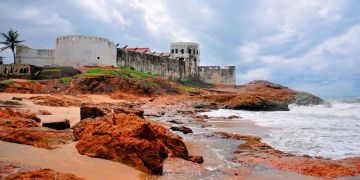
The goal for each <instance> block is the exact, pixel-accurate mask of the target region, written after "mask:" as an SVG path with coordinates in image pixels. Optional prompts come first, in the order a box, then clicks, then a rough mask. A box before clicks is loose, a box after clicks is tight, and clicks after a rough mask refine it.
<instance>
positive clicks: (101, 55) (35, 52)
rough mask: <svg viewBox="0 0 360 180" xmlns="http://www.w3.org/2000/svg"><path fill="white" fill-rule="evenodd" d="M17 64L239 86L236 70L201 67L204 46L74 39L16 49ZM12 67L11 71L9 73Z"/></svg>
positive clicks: (177, 43) (179, 43) (184, 43)
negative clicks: (130, 71)
mask: <svg viewBox="0 0 360 180" xmlns="http://www.w3.org/2000/svg"><path fill="white" fill-rule="evenodd" d="M15 64H31V65H35V66H39V67H43V66H61V67H64V66H71V67H75V68H76V67H80V66H124V67H134V68H136V69H137V70H140V71H145V72H151V73H152V74H156V75H159V76H163V77H168V78H171V79H181V80H191V79H201V80H203V81H205V82H208V83H211V84H223V85H235V74H236V73H235V66H225V67H224V69H221V68H220V67H219V66H199V64H200V46H199V44H198V43H193V42H173V43H171V44H170V52H151V50H150V48H148V47H144V48H138V47H134V48H127V47H126V48H116V46H115V45H114V43H112V42H111V41H109V40H107V39H105V38H101V37H95V36H85V35H70V36H62V37H58V38H57V39H56V44H55V49H32V48H29V47H26V46H19V47H17V48H16V58H15ZM8 68H9V67H7V69H8Z"/></svg>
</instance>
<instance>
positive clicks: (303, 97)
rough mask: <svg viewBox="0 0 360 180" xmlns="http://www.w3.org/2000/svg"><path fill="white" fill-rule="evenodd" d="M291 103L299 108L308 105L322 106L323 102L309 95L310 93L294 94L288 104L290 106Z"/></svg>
mask: <svg viewBox="0 0 360 180" xmlns="http://www.w3.org/2000/svg"><path fill="white" fill-rule="evenodd" d="M292 103H293V104H296V105H299V106H309V105H319V104H324V103H325V101H324V100H323V99H321V98H319V97H317V96H314V95H312V94H310V93H306V92H296V94H295V96H293V97H292V98H291V99H290V100H289V104H292Z"/></svg>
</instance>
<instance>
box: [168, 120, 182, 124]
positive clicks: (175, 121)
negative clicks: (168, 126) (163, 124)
mask: <svg viewBox="0 0 360 180" xmlns="http://www.w3.org/2000/svg"><path fill="white" fill-rule="evenodd" d="M167 122H169V123H173V124H183V123H182V122H180V121H179V120H176V119H173V120H171V121H167Z"/></svg>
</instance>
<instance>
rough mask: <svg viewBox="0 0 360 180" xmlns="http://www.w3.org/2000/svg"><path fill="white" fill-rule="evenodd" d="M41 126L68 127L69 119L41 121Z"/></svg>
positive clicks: (60, 128) (52, 127)
mask: <svg viewBox="0 0 360 180" xmlns="http://www.w3.org/2000/svg"><path fill="white" fill-rule="evenodd" d="M42 126H43V127H47V128H51V129H56V130H64V129H68V128H70V121H69V120H67V119H65V120H63V121H57V122H43V123H42Z"/></svg>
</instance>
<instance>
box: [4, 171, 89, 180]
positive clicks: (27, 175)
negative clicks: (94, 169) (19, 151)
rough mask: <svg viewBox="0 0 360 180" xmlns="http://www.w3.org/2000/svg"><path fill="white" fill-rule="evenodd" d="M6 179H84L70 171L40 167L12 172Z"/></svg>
mask: <svg viewBox="0 0 360 180" xmlns="http://www.w3.org/2000/svg"><path fill="white" fill-rule="evenodd" d="M5 179H6V180H15V179H20V180H27V179H61V180H84V179H83V178H80V177H77V176H75V175H73V174H70V173H61V172H57V171H54V170H51V169H39V170H33V171H28V172H19V173H15V174H11V175H9V176H7V177H6V178H5Z"/></svg>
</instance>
